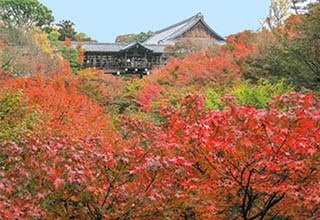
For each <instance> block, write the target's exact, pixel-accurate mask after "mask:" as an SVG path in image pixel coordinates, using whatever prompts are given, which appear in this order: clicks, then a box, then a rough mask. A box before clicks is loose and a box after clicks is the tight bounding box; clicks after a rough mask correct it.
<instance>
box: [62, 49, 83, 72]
mask: <svg viewBox="0 0 320 220" xmlns="http://www.w3.org/2000/svg"><path fill="white" fill-rule="evenodd" d="M59 51H60V52H61V54H62V57H63V58H64V59H65V60H67V61H69V63H70V67H71V69H72V72H74V73H75V72H77V70H78V67H79V65H78V56H79V52H78V51H77V49H75V48H72V47H68V46H62V47H61V48H60V49H59Z"/></svg>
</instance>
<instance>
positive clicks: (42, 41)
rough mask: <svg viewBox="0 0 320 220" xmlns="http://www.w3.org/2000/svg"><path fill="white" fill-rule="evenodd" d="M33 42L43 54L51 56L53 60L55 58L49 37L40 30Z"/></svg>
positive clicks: (34, 36)
mask: <svg viewBox="0 0 320 220" xmlns="http://www.w3.org/2000/svg"><path fill="white" fill-rule="evenodd" d="M33 38H34V39H33V40H34V43H35V45H36V46H37V47H38V48H39V49H41V50H42V51H43V52H45V53H47V54H49V55H50V57H51V58H53V57H54V50H53V48H52V47H51V45H50V42H49V40H48V35H47V34H45V33H43V32H41V31H40V30H39V29H36V30H35V32H34V35H33Z"/></svg>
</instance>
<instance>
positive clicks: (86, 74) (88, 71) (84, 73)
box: [78, 67, 103, 77]
mask: <svg viewBox="0 0 320 220" xmlns="http://www.w3.org/2000/svg"><path fill="white" fill-rule="evenodd" d="M78 74H79V76H82V77H90V76H97V75H101V74H103V71H101V70H97V68H95V67H93V68H86V69H83V70H79V71H78Z"/></svg>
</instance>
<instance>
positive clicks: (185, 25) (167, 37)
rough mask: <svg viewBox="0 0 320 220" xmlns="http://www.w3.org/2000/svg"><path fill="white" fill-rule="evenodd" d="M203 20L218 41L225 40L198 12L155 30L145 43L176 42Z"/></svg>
mask: <svg viewBox="0 0 320 220" xmlns="http://www.w3.org/2000/svg"><path fill="white" fill-rule="evenodd" d="M199 21H201V22H202V23H203V24H204V25H205V27H206V28H207V29H208V30H209V32H210V34H212V35H213V36H214V37H215V38H216V39H217V40H218V41H225V40H224V38H223V37H221V36H220V35H218V34H217V33H216V32H215V31H213V30H212V29H211V28H210V27H209V25H208V24H207V23H206V22H205V21H204V19H203V15H202V14H201V13H198V14H196V15H195V16H192V17H190V18H188V19H186V20H183V21H181V22H179V23H177V24H174V25H171V26H169V27H167V28H164V29H162V30H159V31H157V32H155V33H154V34H153V35H152V36H151V37H150V38H149V39H147V40H146V41H145V42H144V43H145V44H166V45H168V44H174V41H173V40H174V39H175V38H177V37H178V36H181V35H182V34H183V33H185V32H186V31H188V30H190V29H191V28H192V27H193V26H194V25H195V24H197V23H198V22H199Z"/></svg>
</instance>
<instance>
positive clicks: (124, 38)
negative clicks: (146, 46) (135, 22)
mask: <svg viewBox="0 0 320 220" xmlns="http://www.w3.org/2000/svg"><path fill="white" fill-rule="evenodd" d="M152 34H153V32H152V31H148V32H141V33H140V34H125V35H120V36H117V37H116V42H125V43H131V42H144V41H146V40H147V39H148V38H149V37H151V35H152Z"/></svg>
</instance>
